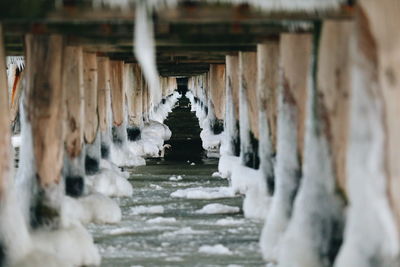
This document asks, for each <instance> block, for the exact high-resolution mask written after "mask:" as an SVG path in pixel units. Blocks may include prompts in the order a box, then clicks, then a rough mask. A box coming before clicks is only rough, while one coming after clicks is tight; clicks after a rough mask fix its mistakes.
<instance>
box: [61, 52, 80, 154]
mask: <svg viewBox="0 0 400 267" xmlns="http://www.w3.org/2000/svg"><path fill="white" fill-rule="evenodd" d="M62 86H63V90H64V92H65V106H66V110H65V148H66V152H67V153H68V155H69V157H70V158H76V157H77V156H78V155H79V154H80V153H81V151H82V145H83V130H84V120H83V119H84V116H83V115H84V90H83V86H84V84H83V50H82V47H79V46H66V47H64V61H63V82H62Z"/></svg>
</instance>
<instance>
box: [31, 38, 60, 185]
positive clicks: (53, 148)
mask: <svg viewBox="0 0 400 267" xmlns="http://www.w3.org/2000/svg"><path fill="white" fill-rule="evenodd" d="M25 46H26V63H27V64H26V75H27V77H26V78H27V79H26V99H25V100H26V103H25V105H26V111H27V117H28V121H29V122H30V124H31V127H32V138H33V151H34V156H35V162H36V172H37V173H36V174H37V178H38V181H39V184H40V185H41V187H44V188H45V187H48V186H50V185H52V184H54V183H59V181H60V179H61V168H62V162H63V151H64V138H63V129H64V127H63V124H64V120H63V107H64V105H63V104H64V93H63V89H62V62H63V60H62V58H63V39H62V37H61V36H58V35H50V36H45V35H32V34H28V35H26V37H25ZM38 66H40V68H39V67H38Z"/></svg>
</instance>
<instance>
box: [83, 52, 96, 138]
mask: <svg viewBox="0 0 400 267" xmlns="http://www.w3.org/2000/svg"><path fill="white" fill-rule="evenodd" d="M83 75H84V77H83V78H84V99H85V131H84V133H85V142H86V143H87V144H92V143H93V142H94V141H95V139H96V135H97V132H98V129H99V116H98V113H97V100H98V99H97V86H98V85H97V77H98V76H97V57H96V54H95V53H84V54H83Z"/></svg>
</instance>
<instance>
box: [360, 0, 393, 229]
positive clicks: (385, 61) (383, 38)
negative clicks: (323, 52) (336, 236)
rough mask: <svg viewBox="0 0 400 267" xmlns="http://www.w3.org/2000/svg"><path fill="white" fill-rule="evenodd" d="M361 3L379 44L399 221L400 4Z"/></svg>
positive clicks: (389, 170) (374, 53) (377, 51)
mask: <svg viewBox="0 0 400 267" xmlns="http://www.w3.org/2000/svg"><path fill="white" fill-rule="evenodd" d="M360 7H361V8H360V9H361V12H362V13H363V15H364V16H365V19H366V23H365V25H362V27H364V29H362V30H364V31H368V32H370V35H371V36H370V38H372V42H374V43H375V45H376V47H375V48H374V49H370V51H369V53H370V54H371V56H375V57H376V60H377V64H378V81H379V88H380V89H381V90H380V92H379V94H380V95H381V97H383V102H384V106H383V109H384V113H385V118H384V119H385V121H384V122H385V126H386V132H385V135H386V136H385V137H386V150H385V154H386V155H385V161H386V162H385V164H386V168H387V169H386V171H387V173H388V175H389V179H390V181H389V182H388V190H389V192H390V197H391V201H392V205H393V208H394V211H395V215H396V219H397V222H398V225H400V164H399V159H400V149H399V148H400V124H399V118H398V117H399V114H400V105H399V103H400V35H399V34H398V26H399V25H400V5H399V2H398V1H397V0H382V1H378V2H376V1H371V0H362V1H360ZM364 49H367V48H364Z"/></svg>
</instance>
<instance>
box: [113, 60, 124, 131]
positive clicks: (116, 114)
mask: <svg viewBox="0 0 400 267" xmlns="http://www.w3.org/2000/svg"><path fill="white" fill-rule="evenodd" d="M110 73H111V75H110V81H111V106H112V113H113V125H114V126H120V125H122V123H123V122H124V116H125V92H124V90H125V87H124V62H122V61H119V60H118V61H116V60H111V61H110Z"/></svg>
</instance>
